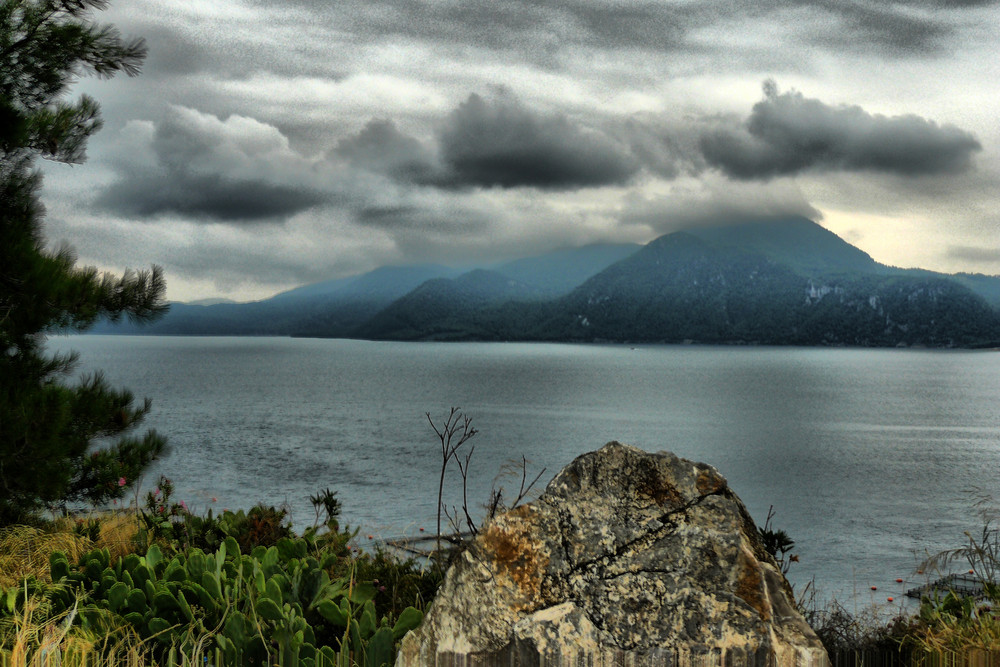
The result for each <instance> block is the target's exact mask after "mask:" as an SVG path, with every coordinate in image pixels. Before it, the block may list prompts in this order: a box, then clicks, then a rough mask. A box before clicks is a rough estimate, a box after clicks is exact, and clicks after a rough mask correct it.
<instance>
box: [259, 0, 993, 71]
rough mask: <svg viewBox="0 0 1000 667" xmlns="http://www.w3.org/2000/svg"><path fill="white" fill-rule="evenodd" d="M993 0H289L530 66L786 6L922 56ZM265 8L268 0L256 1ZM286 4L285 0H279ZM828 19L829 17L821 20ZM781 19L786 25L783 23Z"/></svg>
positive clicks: (340, 19) (377, 32) (803, 20)
mask: <svg viewBox="0 0 1000 667" xmlns="http://www.w3.org/2000/svg"><path fill="white" fill-rule="evenodd" d="M995 1H996V0H905V1H899V2H881V1H879V0H759V1H758V2H755V3H750V4H749V5H738V6H737V5H734V4H733V3H732V2H729V1H728V0H707V1H703V2H692V3H664V2H651V1H648V0H647V1H640V2H630V3H606V2H597V1H594V0H507V1H505V2H495V1H493V0H466V1H465V2H461V3H457V4H456V3H448V4H441V5H437V4H433V3H413V2H410V1H409V0H368V1H366V2H365V3H364V6H363V8H361V7H359V4H358V3H351V2H341V3H329V2H326V1H325V0H297V2H296V4H298V5H299V6H302V7H305V8H307V9H308V10H309V11H312V12H315V13H317V14H321V15H322V16H323V17H324V18H323V20H324V21H327V22H329V23H330V24H332V25H338V26H342V27H343V29H344V31H345V33H348V34H352V35H355V36H356V38H357V39H359V40H365V39H370V38H371V37H374V36H377V37H389V38H396V37H404V38H408V39H417V40H421V41H427V42H434V43H444V44H448V43H454V44H463V45H471V46H474V47H475V48H485V49H490V50H493V51H496V52H504V53H508V54H511V55H512V56H514V57H517V58H520V59H525V60H528V61H533V62H535V63H537V64H541V65H543V66H550V67H558V66H559V64H560V63H561V62H562V61H563V58H564V57H565V54H566V52H567V50H571V49H573V48H574V47H583V48H600V49H609V50H615V49H629V50H631V49H640V50H642V51H652V52H659V53H677V52H685V53H688V52H691V51H692V50H693V49H695V50H707V51H716V52H727V53H730V54H731V53H732V52H733V49H734V48H738V47H734V45H733V44H731V43H723V42H720V43H718V44H717V45H714V46H712V45H708V44H705V43H704V42H701V41H699V40H697V39H692V34H694V33H696V32H699V31H703V30H705V29H706V28H712V27H713V26H716V25H720V24H722V23H723V22H725V21H728V20H731V19H734V18H745V17H748V16H752V17H755V18H757V19H763V20H765V21H768V22H772V23H774V24H780V23H781V21H783V20H784V19H785V18H787V16H788V14H787V12H788V10H797V9H801V8H805V9H807V10H808V11H809V13H808V14H805V15H802V14H798V15H796V16H795V19H794V21H795V26H794V31H795V32H796V33H798V34H801V35H804V34H807V35H808V38H807V39H803V40H801V41H802V42H807V43H809V44H810V45H811V46H812V47H813V48H815V46H816V44H817V43H824V44H826V45H827V46H829V47H837V48H843V47H848V48H851V49H852V50H857V51H870V50H872V49H876V50H880V51H888V52H895V53H898V54H903V55H910V54H912V55H926V53H927V51H928V50H929V49H934V50H937V49H939V48H940V47H941V45H942V44H943V43H944V40H945V38H947V37H948V36H950V35H951V34H952V33H953V32H954V31H955V29H956V27H957V24H956V20H955V17H954V16H952V15H951V12H952V11H961V10H963V9H966V8H969V7H976V6H986V5H989V4H994V3H995ZM257 2H258V4H260V5H264V6H267V7H275V6H277V4H278V3H276V0H257ZM280 4H281V5H284V4H287V0H284V1H283V2H281V3H280ZM829 18H833V19H834V20H835V21H836V24H835V25H830V24H829V22H828V21H827V20H826V19H829ZM789 27H791V26H789Z"/></svg>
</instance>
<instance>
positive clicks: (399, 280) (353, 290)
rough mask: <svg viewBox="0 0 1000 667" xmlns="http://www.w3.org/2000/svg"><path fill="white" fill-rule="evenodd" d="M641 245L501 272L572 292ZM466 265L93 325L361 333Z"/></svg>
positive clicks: (603, 248) (413, 269) (530, 291)
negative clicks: (395, 305)
mask: <svg viewBox="0 0 1000 667" xmlns="http://www.w3.org/2000/svg"><path fill="white" fill-rule="evenodd" d="M640 247H641V246H638V245H630V244H596V245H590V246H583V247H582V248H571V249H561V250H556V251H553V252H550V253H545V254H542V255H538V256H535V257H529V258H525V259H523V260H515V261H513V262H508V263H506V264H503V265H501V266H500V267H499V268H498V269H497V270H496V273H498V274H500V275H503V276H505V277H506V279H507V280H513V281H515V283H519V284H521V285H522V286H523V291H524V295H526V296H527V298H529V299H532V300H537V299H541V298H544V297H554V296H558V295H561V294H565V293H567V292H569V291H570V290H571V289H573V288H574V287H576V286H577V285H578V284H579V283H581V282H583V280H585V279H586V278H589V277H590V276H592V275H594V274H596V273H598V272H599V271H601V270H602V269H604V268H605V267H607V266H609V265H610V264H612V263H614V262H615V261H617V260H619V259H621V258H622V257H625V256H627V255H628V254H630V253H632V252H635V251H636V250H638V249H639V248H640ZM461 273H463V271H462V270H460V269H455V268H451V267H445V266H440V265H436V264H421V265H408V266H384V267H379V268H377V269H375V270H373V271H369V272H368V273H365V274H362V275H359V276H350V277H347V278H339V279H336V280H328V281H323V282H318V283H312V284H309V285H303V286H301V287H297V288H295V289H291V290H288V291H286V292H282V293H280V294H276V295H275V296H273V297H271V298H269V299H264V300H261V301H254V302H250V303H217V304H215V303H207V304H204V305H203V302H197V303H191V304H185V303H174V304H171V307H170V311H169V312H168V313H167V314H166V315H165V316H164V317H163V318H162V319H160V320H158V321H157V322H154V323H152V324H149V325H144V326H142V327H138V326H135V325H132V324H129V323H127V322H120V323H116V324H111V323H108V322H101V323H98V325H97V326H95V327H94V329H92V330H91V333H105V334H107V333H127V334H161V335H162V334H171V335H174V334H182V335H206V336H254V335H256V336H288V335H294V336H316V337H330V338H333V337H344V336H352V335H358V334H357V333H356V332H357V330H358V328H359V327H361V326H362V325H364V324H365V323H366V322H368V321H369V320H370V319H371V318H372V317H374V316H375V315H376V314H378V313H379V311H381V310H382V309H384V308H387V307H388V306H390V305H391V304H392V302H393V301H395V300H396V299H399V298H401V297H403V296H405V295H406V294H408V293H409V292H411V291H413V290H414V289H417V288H418V287H419V286H420V285H422V284H423V283H425V282H427V281H430V280H435V279H451V278H456V277H458V276H459V275H460V274H461Z"/></svg>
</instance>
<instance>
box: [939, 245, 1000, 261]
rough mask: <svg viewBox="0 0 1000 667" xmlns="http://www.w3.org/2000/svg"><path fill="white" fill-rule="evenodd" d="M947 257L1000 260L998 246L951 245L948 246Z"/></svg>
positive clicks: (966, 259)
mask: <svg viewBox="0 0 1000 667" xmlns="http://www.w3.org/2000/svg"><path fill="white" fill-rule="evenodd" d="M948 257H952V258H954V259H960V260H963V261H972V262H1000V248H996V247H994V248H983V247H979V246H962V245H953V246H949V247H948Z"/></svg>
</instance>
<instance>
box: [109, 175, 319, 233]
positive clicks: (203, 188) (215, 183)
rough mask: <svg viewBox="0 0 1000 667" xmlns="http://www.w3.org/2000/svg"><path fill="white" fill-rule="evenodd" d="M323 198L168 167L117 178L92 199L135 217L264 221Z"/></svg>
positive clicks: (278, 187) (290, 212)
mask: <svg viewBox="0 0 1000 667" xmlns="http://www.w3.org/2000/svg"><path fill="white" fill-rule="evenodd" d="M324 201H325V198H324V197H323V196H322V195H320V194H319V193H316V192H312V191H309V190H306V189H300V188H292V187H288V186H284V185H277V184H273V183H267V182H265V181H260V180H232V179H228V178H225V177H224V176H221V175H219V174H193V173H187V172H184V171H182V170H170V171H167V172H166V173H146V174H141V175H140V174H133V175H132V176H130V177H128V178H126V179H122V180H119V181H118V182H116V183H115V184H113V185H111V186H110V187H109V188H108V189H107V190H105V191H104V192H103V193H102V194H101V195H100V196H99V197H98V198H97V200H96V202H95V203H96V204H97V206H98V207H100V208H104V209H107V210H110V211H113V212H116V213H119V214H121V215H125V216H129V217H135V218H153V217H157V216H161V215H170V214H174V215H181V216H190V217H191V218H193V219H196V220H210V221H211V220H214V221H220V222H240V221H243V222H262V221H273V220H277V219H284V218H287V217H289V216H291V215H294V214H296V213H299V212H301V211H305V210H307V209H310V208H312V207H313V206H317V205H319V204H322V203H323V202H324Z"/></svg>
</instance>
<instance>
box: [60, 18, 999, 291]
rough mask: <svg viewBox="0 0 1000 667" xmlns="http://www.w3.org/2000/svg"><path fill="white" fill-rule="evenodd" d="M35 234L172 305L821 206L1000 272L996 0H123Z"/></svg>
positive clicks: (900, 255) (896, 261)
mask: <svg viewBox="0 0 1000 667" xmlns="http://www.w3.org/2000/svg"><path fill="white" fill-rule="evenodd" d="M94 18H95V20H97V21H99V22H102V23H112V24H114V25H115V26H117V27H118V28H119V29H120V30H121V32H122V33H123V34H124V35H125V36H126V37H137V36H141V37H144V38H145V39H146V42H147V45H148V49H149V55H148V57H147V59H146V62H145V64H144V67H143V72H142V74H141V75H140V76H138V77H135V78H128V77H124V76H120V77H116V78H114V79H111V80H98V79H95V78H82V79H81V80H80V81H79V82H78V83H77V84H76V85H75V86H74V88H73V89H72V91H71V95H72V96H78V95H80V94H87V95H91V96H92V97H94V98H96V99H97V100H98V101H99V102H100V103H101V107H102V113H103V117H104V121H105V126H104V128H103V130H102V131H101V132H100V133H98V134H97V135H95V136H93V137H92V138H91V140H90V143H89V147H88V154H87V161H86V162H85V163H84V164H82V165H73V166H68V165H61V164H55V163H43V164H42V167H43V171H44V173H45V182H44V186H43V191H42V193H43V201H44V202H45V204H46V207H47V211H48V212H47V217H46V234H47V237H48V239H49V240H50V241H51V242H53V243H68V244H69V245H71V246H72V247H73V248H75V250H76V252H77V256H78V258H79V262H80V263H81V264H85V265H95V266H98V267H99V268H101V269H105V270H110V271H114V272H118V273H120V272H121V271H123V270H125V269H126V268H136V269H142V268H148V267H149V266H150V265H152V264H157V265H160V266H162V267H163V268H164V271H165V274H166V278H167V297H168V298H169V299H171V300H176V301H190V300H196V299H203V298H214V297H224V298H231V299H236V300H241V301H243V300H253V299H261V298H266V297H268V296H270V295H272V294H275V293H277V292H280V291H282V290H286V289H289V288H292V287H295V286H297V285H301V284H306V283H312V282H317V281H321V280H328V279H333V278H340V277H344V276H349V275H353V274H358V273H361V272H364V271H368V270H371V269H374V268H376V267H378V266H383V265H400V264H413V263H439V264H448V265H458V266H472V265H489V264H493V263H496V262H499V261H502V260H505V259H511V258H517V257H524V256H530V255H536V254H540V253H542V252H546V251H548V250H553V249H558V248H565V247H572V246H580V245H584V244H588V243H596V242H630V243H646V242H648V241H650V240H652V239H654V238H656V237H658V236H660V235H662V234H666V233H669V232H672V231H676V230H678V229H683V228H685V227H688V226H691V225H701V224H715V223H719V222H732V221H743V220H746V221H753V220H760V219H766V218H768V217H776V216H789V215H804V216H806V217H808V218H810V219H812V220H815V221H816V222H818V223H820V224H822V225H823V226H824V227H826V228H827V229H829V230H831V231H832V232H834V233H836V234H838V235H839V236H841V237H842V238H844V239H845V240H847V241H848V242H850V243H852V244H854V245H856V246H858V247H860V248H861V249H863V250H865V251H866V252H868V253H869V254H870V255H871V256H872V257H874V258H875V259H876V260H877V261H880V262H883V263H885V264H890V265H894V266H902V267H922V268H927V269H933V270H937V271H944V272H949V273H953V272H959V271H967V272H978V273H987V274H1000V213H998V211H997V203H998V201H997V200H998V196H997V195H998V193H1000V187H998V186H1000V122H998V118H1000V36H998V33H997V29H996V28H997V26H1000V0H903V1H900V2H891V1H888V0H824V1H822V2H821V1H819V0H801V1H797V0H753V1H749V2H733V1H731V0H727V1H722V0H676V1H644V0H634V1H631V2H629V1H619V2H612V1H610V0H607V1H600V0H427V1H425V2H417V1H415V0H212V1H211V2H191V1H190V0H128V1H126V0H117V1H116V2H115V1H114V0H113V2H112V4H111V6H110V7H109V8H108V9H107V10H106V11H102V12H97V13H96V14H95V16H94Z"/></svg>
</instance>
